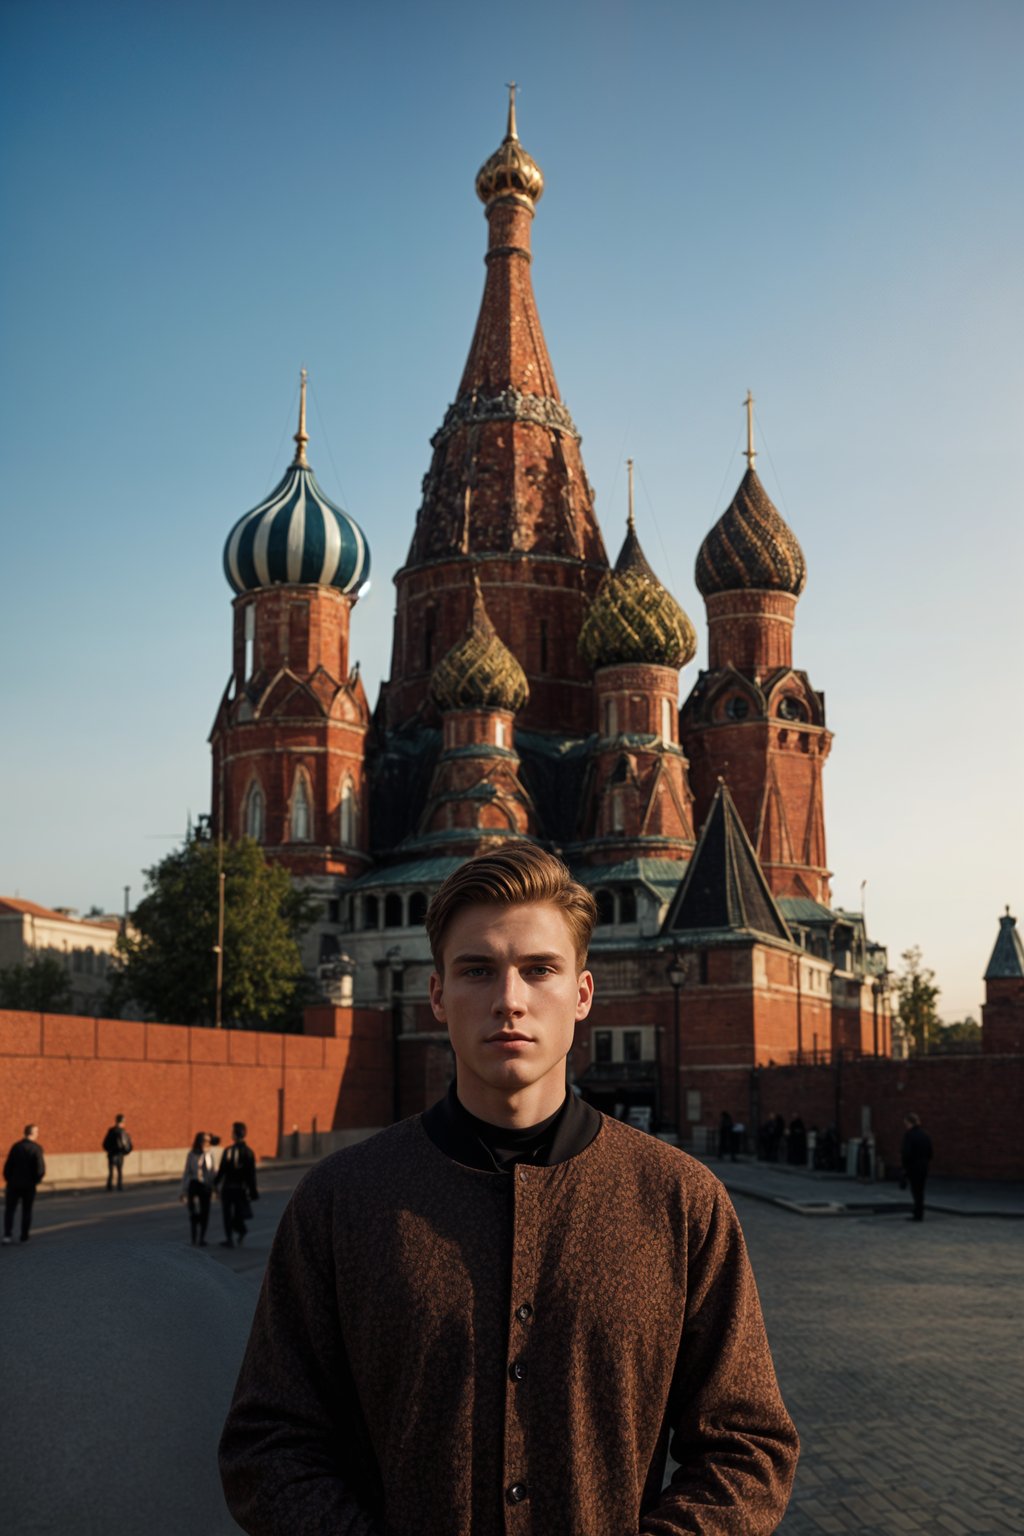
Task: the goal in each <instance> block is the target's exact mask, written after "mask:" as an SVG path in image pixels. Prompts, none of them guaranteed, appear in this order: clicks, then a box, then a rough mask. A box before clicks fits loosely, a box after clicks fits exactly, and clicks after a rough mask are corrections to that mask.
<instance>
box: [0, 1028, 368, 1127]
mask: <svg viewBox="0 0 1024 1536" xmlns="http://www.w3.org/2000/svg"><path fill="white" fill-rule="evenodd" d="M312 1012H313V1013H315V1015H316V1016H317V1017H318V1018H319V1021H320V1026H321V1027H322V1028H323V1030H324V1033H323V1034H318V1035H277V1034H263V1033H256V1032H251V1031H247V1030H226V1029H225V1030H214V1029H195V1028H186V1027H185V1026H183V1025H176V1024H139V1023H135V1022H129V1021H126V1020H122V1019H85V1018H75V1017H69V1016H65V1015H57V1014H38V1013H8V1012H0V1127H2V1130H0V1137H2V1136H4V1135H5V1136H6V1137H7V1143H10V1142H11V1141H13V1140H15V1139H16V1138H17V1137H18V1136H19V1135H20V1134H21V1128H22V1126H23V1125H25V1124H26V1123H27V1122H28V1121H29V1120H34V1121H36V1122H37V1123H38V1125H39V1136H40V1141H41V1142H42V1144H43V1146H44V1147H45V1148H46V1150H47V1151H48V1152H54V1153H59V1152H88V1151H98V1150H99V1149H100V1145H101V1143H102V1140H103V1135H104V1132H105V1131H106V1130H107V1128H108V1127H109V1125H110V1124H111V1122H112V1120H113V1117H114V1115H115V1114H119V1113H121V1114H124V1115H125V1116H127V1122H128V1127H129V1129H130V1131H131V1134H132V1137H133V1139H134V1141H135V1144H136V1146H137V1147H140V1148H142V1147H153V1148H157V1147H181V1146H184V1145H186V1144H188V1143H190V1142H191V1140H192V1138H193V1136H194V1135H195V1133H196V1131H198V1130H200V1129H203V1130H210V1131H214V1132H215V1133H217V1134H218V1135H220V1136H221V1137H229V1136H230V1134H231V1122H232V1121H233V1120H244V1121H246V1123H247V1124H248V1126H249V1140H250V1141H251V1143H252V1145H253V1146H254V1147H255V1149H256V1151H257V1153H258V1154H259V1155H260V1156H263V1157H267V1156H274V1155H276V1153H277V1151H278V1147H279V1141H280V1136H281V1134H282V1133H287V1132H289V1131H290V1130H291V1129H292V1127H293V1126H294V1125H298V1127H299V1129H300V1130H302V1131H308V1130H310V1129H311V1128H312V1123H313V1120H314V1118H315V1119H316V1122H317V1128H318V1130H321V1131H325V1130H342V1129H355V1128H358V1127H362V1126H380V1125H386V1124H388V1123H389V1121H390V1119H391V1086H390V1071H391V1065H390V1055H389V1054H388V1046H387V1033H386V1031H387V1026H388V1016H387V1015H384V1014H380V1013H378V1012H376V1011H371V1010H364V1009H359V1010H351V1009H320V1010H312ZM320 1016H322V1017H320Z"/></svg>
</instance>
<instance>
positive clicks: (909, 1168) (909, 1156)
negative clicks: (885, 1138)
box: [900, 1114, 932, 1221]
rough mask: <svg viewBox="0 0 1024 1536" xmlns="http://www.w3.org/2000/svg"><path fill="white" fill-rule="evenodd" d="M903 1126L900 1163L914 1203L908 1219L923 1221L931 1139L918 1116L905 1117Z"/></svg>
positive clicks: (930, 1156) (930, 1157)
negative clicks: (912, 1211)
mask: <svg viewBox="0 0 1024 1536" xmlns="http://www.w3.org/2000/svg"><path fill="white" fill-rule="evenodd" d="M903 1124H904V1125H905V1126H906V1128H907V1129H906V1131H905V1132H904V1135H903V1147H902V1150H901V1152H900V1162H901V1163H902V1164H903V1174H904V1177H905V1178H906V1181H907V1183H908V1184H909V1185H910V1197H911V1199H912V1200H913V1202H914V1214H913V1216H911V1217H910V1218H909V1219H910V1220H911V1221H924V1186H925V1181H926V1179H927V1178H928V1164H929V1163H930V1162H931V1160H932V1139H931V1137H930V1136H929V1135H928V1132H927V1131H925V1130H922V1128H921V1117H920V1115H915V1114H909V1115H907V1116H906V1118H905V1119H904V1121H903Z"/></svg>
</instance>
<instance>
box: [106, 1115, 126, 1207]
mask: <svg viewBox="0 0 1024 1536" xmlns="http://www.w3.org/2000/svg"><path fill="white" fill-rule="evenodd" d="M103 1150H104V1152H105V1153H106V1154H107V1188H108V1189H113V1188H114V1178H115V1176H116V1178H117V1188H118V1189H123V1188H124V1160H125V1158H126V1157H127V1156H128V1154H129V1152H130V1151H131V1150H132V1139H131V1137H130V1136H129V1134H128V1132H127V1131H126V1130H125V1128H124V1115H115V1116H114V1123H113V1125H112V1126H111V1127H110V1130H109V1131H108V1132H107V1134H106V1135H105V1136H104V1138H103Z"/></svg>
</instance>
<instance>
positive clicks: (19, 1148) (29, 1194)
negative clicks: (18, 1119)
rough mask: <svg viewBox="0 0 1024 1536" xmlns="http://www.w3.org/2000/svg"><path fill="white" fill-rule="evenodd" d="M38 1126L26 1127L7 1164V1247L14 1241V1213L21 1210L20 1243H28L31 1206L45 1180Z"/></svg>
mask: <svg viewBox="0 0 1024 1536" xmlns="http://www.w3.org/2000/svg"><path fill="white" fill-rule="evenodd" d="M38 1136H39V1127H38V1125H26V1127H25V1134H24V1136H23V1137H22V1138H21V1140H20V1141H16V1142H15V1143H14V1145H13V1147H12V1148H11V1150H10V1151H9V1152H8V1154H7V1161H6V1162H5V1163H4V1183H5V1184H6V1185H7V1189H6V1192H5V1199H4V1236H3V1241H4V1242H5V1243H12V1242H13V1241H14V1238H13V1237H12V1235H11V1234H12V1233H13V1231H14V1213H15V1211H16V1210H17V1209H18V1206H19V1205H20V1206H21V1241H22V1242H23V1243H27V1242H28V1234H29V1228H30V1227H31V1225H32V1202H33V1201H34V1200H35V1198H36V1186H37V1185H38V1184H39V1183H40V1182H41V1181H42V1180H43V1179H44V1178H45V1177H46V1159H45V1158H44V1156H43V1149H42V1147H41V1146H40V1145H39V1141H38Z"/></svg>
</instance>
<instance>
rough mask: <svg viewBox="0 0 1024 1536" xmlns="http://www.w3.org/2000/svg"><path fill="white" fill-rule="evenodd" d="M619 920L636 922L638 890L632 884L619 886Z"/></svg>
mask: <svg viewBox="0 0 1024 1536" xmlns="http://www.w3.org/2000/svg"><path fill="white" fill-rule="evenodd" d="M619 922H620V923H635V922H636V891H634V889H633V887H632V886H631V885H623V886H620V887H619Z"/></svg>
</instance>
